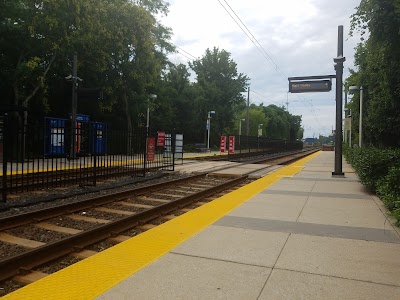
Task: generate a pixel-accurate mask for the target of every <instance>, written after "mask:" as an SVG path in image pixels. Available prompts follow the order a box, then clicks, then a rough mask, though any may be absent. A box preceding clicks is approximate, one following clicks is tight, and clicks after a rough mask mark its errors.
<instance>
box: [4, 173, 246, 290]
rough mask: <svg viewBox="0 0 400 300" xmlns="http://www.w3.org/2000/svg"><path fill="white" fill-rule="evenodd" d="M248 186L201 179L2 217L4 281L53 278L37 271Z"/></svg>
mask: <svg viewBox="0 0 400 300" xmlns="http://www.w3.org/2000/svg"><path fill="white" fill-rule="evenodd" d="M247 182H249V181H248V179H247V178H246V176H243V177H240V178H236V179H233V180H232V179H223V178H211V177H208V176H207V175H206V174H201V175H196V176H191V177H188V178H184V179H180V180H174V181H172V182H166V183H161V184H156V185H152V186H148V187H143V188H137V189H133V190H129V191H125V192H120V193H117V194H113V195H107V196H102V197H97V198H93V199H89V200H85V201H81V202H76V203H71V204H65V205H62V206H57V207H53V208H47V209H42V210H38V211H34V212H29V213H24V214H20V215H15V216H11V217H7V218H2V219H0V243H2V244H3V253H0V254H1V255H2V256H3V258H2V259H1V260H0V281H4V280H6V279H10V278H13V279H14V280H15V281H17V282H21V283H24V284H26V283H29V282H31V281H34V280H37V279H40V278H42V277H44V276H46V275H47V274H44V273H42V272H38V271H33V270H34V269H35V268H37V267H39V266H42V265H43V264H46V263H48V262H50V261H53V260H56V259H58V258H60V257H63V256H66V255H72V256H74V257H78V258H84V257H86V256H90V255H92V254H94V253H95V252H94V251H92V250H87V249H86V247H88V246H90V245H93V244H95V243H98V242H100V241H104V240H110V241H111V242H112V243H117V242H122V241H124V240H126V239H128V238H130V237H131V236H128V235H125V234H124V232H127V231H129V230H132V229H133V228H138V227H139V230H143V229H148V228H151V227H152V226H154V225H152V224H150V225H144V224H146V223H148V222H151V221H153V222H155V224H158V223H159V222H160V221H161V222H162V221H166V220H169V219H172V218H174V215H180V214H182V213H184V212H186V211H187V210H190V209H193V208H195V207H198V206H199V205H203V204H204V203H206V202H208V201H210V200H212V199H211V198H210V197H212V196H213V195H214V197H218V195H219V193H227V192H229V191H231V190H232V189H236V188H238V187H240V186H243V185H245V184H246V183H247ZM196 202H197V203H196ZM185 207H189V208H187V209H185ZM154 220H155V221H154ZM32 237H34V238H35V239H32ZM5 244H8V245H9V247H8V248H9V249H8V251H7V249H6V250H4V245H5ZM4 252H8V253H15V252H17V253H16V254H15V255H12V256H8V255H7V254H6V253H4ZM4 256H5V257H4Z"/></svg>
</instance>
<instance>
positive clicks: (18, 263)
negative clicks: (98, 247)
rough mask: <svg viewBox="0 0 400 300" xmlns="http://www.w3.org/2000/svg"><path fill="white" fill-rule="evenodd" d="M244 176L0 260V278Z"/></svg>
mask: <svg viewBox="0 0 400 300" xmlns="http://www.w3.org/2000/svg"><path fill="white" fill-rule="evenodd" d="M246 179H247V176H243V177H239V178H236V179H233V180H230V181H227V182H224V183H223V184H220V185H218V186H214V187H211V188H210V189H207V190H204V191H200V192H198V193H195V194H192V195H189V196H186V197H182V198H180V199H177V200H174V201H171V202H168V203H165V204H163V205H160V206H157V207H154V208H151V209H148V210H145V211H142V212H140V213H137V214H135V215H132V216H128V217H124V218H122V219H119V220H116V221H114V222H111V223H108V224H104V225H100V226H98V227H95V228H93V229H90V230H87V231H84V232H82V233H79V234H76V235H73V236H71V237H67V238H64V239H62V240H59V241H55V242H52V243H48V244H46V245H43V246H40V247H38V248H35V249H32V250H29V251H26V252H24V253H21V254H18V255H14V256H12V257H9V258H7V259H4V260H2V261H0V281H3V280H5V279H8V278H11V277H13V276H16V275H18V274H19V271H20V270H31V269H33V268H35V267H38V266H40V265H42V264H44V263H47V262H50V261H52V260H55V259H57V258H60V257H62V256H65V255H67V254H69V253H72V252H74V251H77V250H79V249H83V248H84V247H86V246H89V245H91V244H93V243H96V242H99V241H102V240H104V239H107V238H108V237H110V236H112V235H115V234H118V233H120V232H123V231H125V230H128V229H131V228H133V227H135V226H137V225H139V224H143V223H145V222H148V221H150V220H152V219H155V218H157V217H159V216H161V215H164V214H167V213H170V212H172V211H174V210H176V209H179V208H181V207H184V206H187V205H188V204H191V203H193V202H196V201H198V200H201V199H203V198H206V197H209V196H211V195H213V194H215V193H218V192H221V191H223V190H226V189H228V188H230V187H232V186H235V185H237V184H239V183H241V182H243V181H245V180H246Z"/></svg>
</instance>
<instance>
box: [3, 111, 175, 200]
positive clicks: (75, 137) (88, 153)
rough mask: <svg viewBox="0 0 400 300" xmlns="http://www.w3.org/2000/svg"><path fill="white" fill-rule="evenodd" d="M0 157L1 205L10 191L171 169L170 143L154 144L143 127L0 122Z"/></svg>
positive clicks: (51, 121) (56, 121) (48, 121)
mask: <svg viewBox="0 0 400 300" xmlns="http://www.w3.org/2000/svg"><path fill="white" fill-rule="evenodd" d="M1 121H2V122H0V123H2V124H0V125H1V126H0V159H1V160H2V168H3V172H2V186H1V188H0V189H1V194H2V201H3V202H5V201H6V198H7V195H8V194H10V193H20V192H28V191H32V190H38V189H51V188H55V187H65V186H67V185H74V184H75V185H77V184H79V185H96V183H97V182H98V180H101V179H105V178H113V177H120V176H132V177H133V176H146V174H148V173H149V172H154V171H160V170H167V171H173V170H174V149H175V144H174V142H175V141H173V140H172V137H171V135H167V137H166V138H165V144H166V145H167V146H158V145H157V136H156V135H155V134H154V133H153V132H152V131H151V130H147V129H146V128H136V129H134V130H133V131H132V132H128V131H119V130H111V129H110V128H108V126H107V124H104V123H98V122H86V123H85V122H77V123H76V124H75V126H72V124H71V122H70V121H69V120H66V119H56V118H51V119H46V120H45V124H44V125H40V126H32V125H21V124H20V122H12V121H10V120H7V116H5V117H4V118H2V120H1Z"/></svg>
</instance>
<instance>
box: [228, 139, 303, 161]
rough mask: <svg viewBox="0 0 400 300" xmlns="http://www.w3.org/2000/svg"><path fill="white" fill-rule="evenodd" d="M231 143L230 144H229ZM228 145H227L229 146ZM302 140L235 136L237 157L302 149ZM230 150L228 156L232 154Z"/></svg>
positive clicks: (235, 154) (235, 155)
mask: <svg viewBox="0 0 400 300" xmlns="http://www.w3.org/2000/svg"><path fill="white" fill-rule="evenodd" d="M228 145H229V144H228ZM228 145H227V147H228ZM302 149H303V142H302V141H287V140H281V139H271V138H266V137H256V136H245V135H236V136H235V153H234V154H233V155H234V157H235V158H238V157H247V156H253V155H265V154H276V153H281V152H289V151H295V150H302ZM227 152H228V156H229V155H231V154H229V151H227Z"/></svg>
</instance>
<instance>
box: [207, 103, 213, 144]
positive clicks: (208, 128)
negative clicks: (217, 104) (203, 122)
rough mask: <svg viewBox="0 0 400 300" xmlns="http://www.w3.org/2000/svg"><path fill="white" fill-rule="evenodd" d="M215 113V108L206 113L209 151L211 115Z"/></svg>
mask: <svg viewBox="0 0 400 300" xmlns="http://www.w3.org/2000/svg"><path fill="white" fill-rule="evenodd" d="M214 114H215V110H210V111H209V112H208V113H207V151H210V133H211V115H214Z"/></svg>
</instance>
